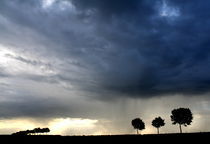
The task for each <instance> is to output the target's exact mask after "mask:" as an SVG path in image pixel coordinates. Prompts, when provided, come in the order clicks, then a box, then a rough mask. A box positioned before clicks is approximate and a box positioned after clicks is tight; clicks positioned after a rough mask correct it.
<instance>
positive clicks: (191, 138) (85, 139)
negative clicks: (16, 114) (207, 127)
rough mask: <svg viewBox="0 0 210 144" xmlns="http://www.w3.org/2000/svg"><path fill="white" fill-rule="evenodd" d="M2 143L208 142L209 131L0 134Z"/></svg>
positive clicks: (135, 143) (209, 140)
mask: <svg viewBox="0 0 210 144" xmlns="http://www.w3.org/2000/svg"><path fill="white" fill-rule="evenodd" d="M0 140H1V142H3V143H18V144H21V143H28V144H29V143H36V144H40V143H45V144H51V143H57V144H70V143H72V144H74V143H75V144H77V143H83V144H89V143H90V144H92V143H97V144H100V143H107V144H110V143H129V144H130V143H134V144H137V143H150V142H153V143H168V144H170V143H175V144H176V143H191V142H193V143H195V142H196V143H197V142H198V143H209V142H210V132H206V133H184V134H159V135H152V134H151V135H104V136H59V135H33V136H12V135H1V136H0Z"/></svg>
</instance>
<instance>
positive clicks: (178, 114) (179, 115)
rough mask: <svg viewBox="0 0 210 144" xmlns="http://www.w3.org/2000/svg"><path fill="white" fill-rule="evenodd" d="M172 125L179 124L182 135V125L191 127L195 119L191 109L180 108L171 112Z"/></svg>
mask: <svg viewBox="0 0 210 144" xmlns="http://www.w3.org/2000/svg"><path fill="white" fill-rule="evenodd" d="M171 113H172V115H171V121H172V122H173V123H172V124H174V125H175V124H179V129H180V133H182V127H181V125H184V126H187V125H190V124H191V122H192V119H193V115H192V112H191V110H190V109H189V108H178V109H174V110H172V111H171Z"/></svg>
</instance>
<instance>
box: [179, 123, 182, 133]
mask: <svg viewBox="0 0 210 144" xmlns="http://www.w3.org/2000/svg"><path fill="white" fill-rule="evenodd" d="M179 130H180V133H182V126H181V124H179Z"/></svg>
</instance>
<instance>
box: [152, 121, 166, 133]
mask: <svg viewBox="0 0 210 144" xmlns="http://www.w3.org/2000/svg"><path fill="white" fill-rule="evenodd" d="M164 125H165V122H164V119H162V118H161V117H156V118H155V119H154V120H153V121H152V126H154V127H156V128H157V133H158V134H159V133H160V132H159V128H160V127H162V126H164Z"/></svg>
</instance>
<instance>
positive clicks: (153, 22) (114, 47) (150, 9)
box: [0, 0, 210, 97]
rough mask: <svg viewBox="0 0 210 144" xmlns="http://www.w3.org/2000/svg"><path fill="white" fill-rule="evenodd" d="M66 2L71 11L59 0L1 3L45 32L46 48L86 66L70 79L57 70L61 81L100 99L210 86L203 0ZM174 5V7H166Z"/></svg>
mask: <svg viewBox="0 0 210 144" xmlns="http://www.w3.org/2000/svg"><path fill="white" fill-rule="evenodd" d="M60 2H61V1H60ZM71 2H72V3H73V5H74V6H75V11H76V12H75V13H73V12H72V11H70V8H67V9H65V10H60V11H59V10H58V7H56V4H58V3H59V2H56V3H55V4H53V6H52V8H51V9H49V10H46V9H43V8H42V5H41V1H38V2H37V1H36V2H35V1H30V2H28V1H19V0H14V1H12V2H11V1H9V2H8V1H2V2H1V10H0V12H1V15H3V16H4V17H6V18H7V19H8V20H10V21H12V22H14V23H16V24H17V25H20V26H24V27H28V28H29V29H30V30H32V31H36V32H37V33H38V34H39V35H42V36H45V37H47V41H46V42H43V41H41V42H43V43H44V44H45V45H47V44H48V43H52V44H51V45H50V47H48V48H47V49H48V50H49V51H50V52H54V53H56V56H57V57H59V58H60V59H62V60H63V61H65V59H66V58H69V57H71V58H73V59H74V60H75V65H77V66H78V67H79V66H82V67H83V70H84V69H86V70H87V71H88V73H87V74H86V75H87V76H86V77H83V76H82V77H78V78H74V79H72V78H69V76H68V75H66V74H63V73H61V75H62V74H63V75H62V76H59V80H63V81H66V82H71V83H76V85H77V86H80V88H81V89H82V90H84V91H90V92H93V91H94V93H98V94H97V97H100V95H102V96H103V97H104V94H103V93H102V92H108V93H113V94H114V95H116V97H118V96H119V95H121V94H125V95H127V96H129V97H150V96H159V95H163V94H176V93H181V94H186V95H188V94H199V93H205V92H208V91H209V89H210V75H209V73H210V65H209V64H210V58H209V56H210V42H209V35H208V33H209V31H210V28H209V24H210V20H209V19H208V17H209V14H208V13H209V2H208V1H185V2H182V1H179V0H174V1H172V0H171V1H169V0H168V1H162V0H159V1H150V0H149V1H148V0H142V1H139V0H129V1H128V0H100V1H99V0H72V1H71ZM164 3H165V4H166V5H165V7H164ZM172 9H175V10H176V12H177V13H175V12H174V13H170V12H171V11H172ZM26 11H27V13H26ZM161 11H164V12H165V14H164V15H161ZM36 38H37V37H36ZM20 43H23V42H20ZM53 44H55V45H53ZM48 46H49V45H48ZM18 59H19V60H21V61H25V59H22V58H21V57H19V58H18ZM25 62H26V61H25ZM27 62H29V63H33V61H27ZM66 66H69V65H68V64H66ZM64 72H69V70H65V71H64ZM82 75H85V72H84V73H82Z"/></svg>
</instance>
